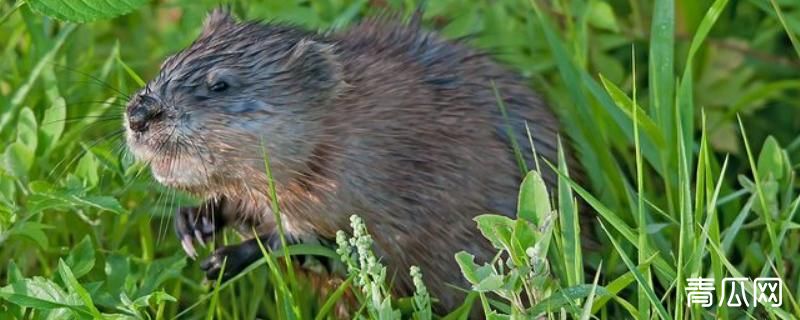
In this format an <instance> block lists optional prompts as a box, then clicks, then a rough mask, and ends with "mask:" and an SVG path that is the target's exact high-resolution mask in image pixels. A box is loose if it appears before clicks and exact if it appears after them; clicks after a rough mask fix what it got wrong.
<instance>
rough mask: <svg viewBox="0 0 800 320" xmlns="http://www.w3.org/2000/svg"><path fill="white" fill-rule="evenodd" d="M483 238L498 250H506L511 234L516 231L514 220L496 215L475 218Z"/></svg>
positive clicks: (483, 215)
mask: <svg viewBox="0 0 800 320" xmlns="http://www.w3.org/2000/svg"><path fill="white" fill-rule="evenodd" d="M474 220H475V222H477V223H478V229H479V230H480V231H481V233H482V234H483V237H484V238H486V239H488V240H489V242H491V243H492V245H493V246H494V247H495V248H497V249H506V248H507V247H508V244H509V240H510V237H511V233H512V232H513V230H514V220H511V219H510V218H508V217H506V216H501V215H496V214H482V215H479V216H477V217H475V218H474Z"/></svg>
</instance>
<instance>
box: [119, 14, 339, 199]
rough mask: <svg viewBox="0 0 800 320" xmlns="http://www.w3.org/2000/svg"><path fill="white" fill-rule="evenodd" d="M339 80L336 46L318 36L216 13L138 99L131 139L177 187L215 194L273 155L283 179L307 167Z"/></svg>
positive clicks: (130, 121)
mask: <svg viewBox="0 0 800 320" xmlns="http://www.w3.org/2000/svg"><path fill="white" fill-rule="evenodd" d="M338 76H339V66H338V64H337V62H336V56H335V49H334V47H333V46H332V45H330V44H326V43H323V42H322V41H321V40H320V39H319V38H318V36H316V35H314V34H311V33H307V32H304V31H301V30H298V29H295V28H291V27H285V26H280V25H274V24H262V23H256V22H237V21H236V20H235V19H234V18H233V17H232V16H231V15H230V14H228V13H227V12H226V11H224V10H221V9H217V10H214V11H213V12H212V13H211V14H209V16H208V18H207V19H206V21H205V23H204V28H203V31H202V33H201V34H200V36H199V37H198V38H197V39H196V40H195V41H194V42H193V43H192V44H191V45H190V46H189V47H188V48H186V49H184V50H182V51H180V52H178V53H177V54H175V55H173V56H171V57H169V58H168V59H167V60H166V61H164V63H163V64H162V66H161V70H160V72H159V74H158V76H157V77H156V78H155V79H153V80H151V81H149V82H148V83H147V85H146V86H145V87H144V88H142V89H141V90H139V91H138V92H136V93H135V94H134V95H133V96H132V98H131V100H130V102H129V103H128V105H127V109H126V113H125V126H126V132H127V141H128V145H129V147H130V149H131V151H132V152H133V154H134V155H135V156H136V157H137V158H139V159H141V160H144V161H146V162H148V164H149V165H150V167H151V170H152V172H153V175H154V176H155V177H156V179H157V180H158V181H159V182H161V183H163V184H165V185H168V186H172V187H178V188H182V189H187V190H195V191H213V189H214V188H215V187H219V186H223V185H226V184H231V183H237V182H238V183H241V182H242V181H248V180H253V175H254V174H263V173H264V154H265V153H268V154H269V158H270V161H271V165H272V168H273V169H274V170H273V172H274V174H275V179H276V180H279V179H280V175H281V174H284V175H286V174H288V173H289V172H292V171H293V170H297V169H296V167H297V166H301V165H304V164H305V163H306V161H307V158H308V157H309V154H310V152H311V150H312V149H313V145H311V144H310V143H311V142H310V141H313V140H314V139H313V136H314V135H315V134H318V133H319V130H320V129H321V127H320V125H319V123H318V122H319V119H320V117H319V116H318V115H319V114H320V112H321V111H320V109H324V106H323V105H324V104H325V102H326V101H328V100H329V99H330V98H331V97H332V96H334V95H335V93H336V91H337V88H338V87H339V84H340V83H341V80H340V79H339V77H338ZM254 170H255V171H258V172H254Z"/></svg>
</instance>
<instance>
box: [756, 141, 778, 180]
mask: <svg viewBox="0 0 800 320" xmlns="http://www.w3.org/2000/svg"><path fill="white" fill-rule="evenodd" d="M757 167H758V169H757V170H758V176H759V177H761V178H762V179H768V178H769V177H770V176H772V178H774V179H775V180H780V179H781V178H783V169H784V164H783V150H782V149H781V146H780V145H778V141H777V140H775V138H774V137H772V136H769V137H767V140H766V141H764V145H763V146H762V147H761V153H760V154H759V155H758V165H757Z"/></svg>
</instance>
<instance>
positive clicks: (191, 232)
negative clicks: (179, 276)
mask: <svg viewBox="0 0 800 320" xmlns="http://www.w3.org/2000/svg"><path fill="white" fill-rule="evenodd" d="M223 226H224V221H223V219H222V214H221V210H220V204H219V201H214V200H210V201H208V202H206V203H204V204H203V205H201V206H199V207H183V208H179V209H178V210H177V212H175V232H176V233H177V234H178V239H179V240H180V241H181V247H183V251H185V252H186V254H187V255H189V257H191V258H192V259H196V258H197V250H195V248H194V240H197V242H198V243H199V244H200V245H201V246H203V247H205V244H206V241H207V240H208V239H210V238H211V237H213V236H214V234H215V233H216V231H218V230H220V229H221V228H222V227H223Z"/></svg>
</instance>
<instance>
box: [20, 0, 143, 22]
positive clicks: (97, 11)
mask: <svg viewBox="0 0 800 320" xmlns="http://www.w3.org/2000/svg"><path fill="white" fill-rule="evenodd" d="M147 2H148V0H81V1H64V0H28V5H30V6H31V8H32V9H33V10H35V11H37V12H39V13H41V14H44V15H47V16H51V17H54V18H56V19H59V20H64V21H72V22H80V23H85V22H90V21H95V20H101V19H110V18H114V17H117V16H121V15H124V14H126V13H129V12H131V11H133V10H134V9H136V8H139V7H141V6H143V5H144V4H146V3H147Z"/></svg>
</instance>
